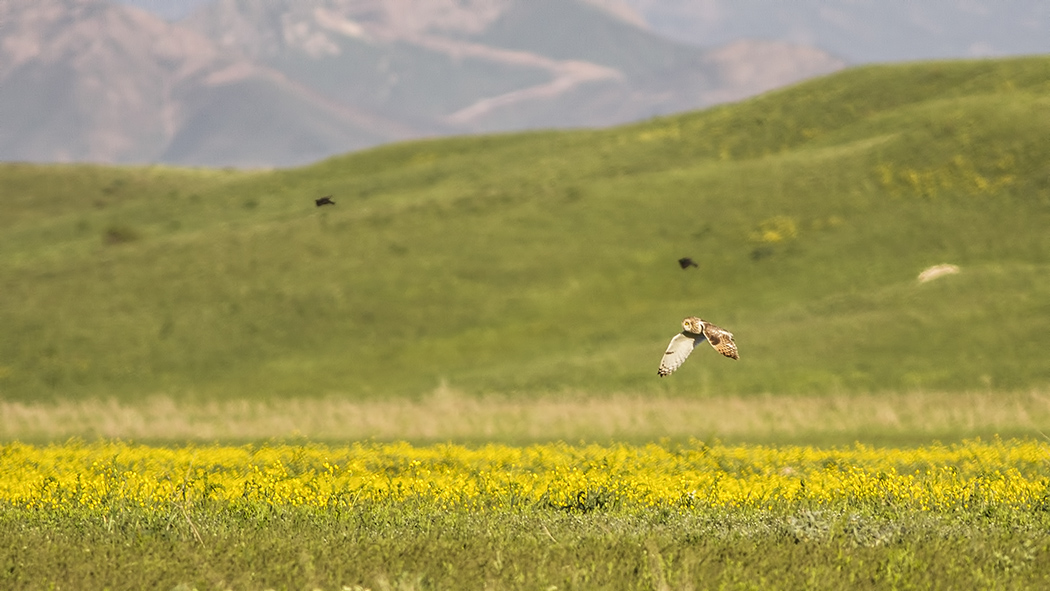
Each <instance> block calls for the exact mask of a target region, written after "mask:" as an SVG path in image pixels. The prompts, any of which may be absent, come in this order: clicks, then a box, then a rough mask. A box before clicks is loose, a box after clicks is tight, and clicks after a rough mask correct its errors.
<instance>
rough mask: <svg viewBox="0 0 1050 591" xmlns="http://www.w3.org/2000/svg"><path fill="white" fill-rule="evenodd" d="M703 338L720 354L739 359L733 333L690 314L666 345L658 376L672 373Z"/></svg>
mask: <svg viewBox="0 0 1050 591" xmlns="http://www.w3.org/2000/svg"><path fill="white" fill-rule="evenodd" d="M705 340H706V341H707V342H709V343H711V346H712V347H714V348H715V351H718V352H719V353H721V354H722V355H725V356H726V357H728V358H730V359H740V354H739V353H737V351H736V343H735V342H733V333H731V332H729V331H728V330H725V329H722V328H719V327H717V326H715V325H714V324H711V323H710V322H705V321H703V320H701V319H699V318H697V317H696V316H690V317H689V318H686V319H685V320H683V321H682V332H681V333H679V334H676V335H674V338H673V339H671V344H669V345H667V351H666V352H664V358H663V359H661V360H660V369H659V371H657V372H656V373H657V374H659V375H660V377H664V376H669V375H671V374H672V373H674V371H675V370H676V369H678V368H679V367H681V366H682V364H683V363H685V359H686V357H689V354H690V353H692V352H693V348H694V347H696V346H697V345H699V344H700V343H702V342H703V341H705Z"/></svg>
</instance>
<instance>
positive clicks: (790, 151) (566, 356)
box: [0, 58, 1050, 400]
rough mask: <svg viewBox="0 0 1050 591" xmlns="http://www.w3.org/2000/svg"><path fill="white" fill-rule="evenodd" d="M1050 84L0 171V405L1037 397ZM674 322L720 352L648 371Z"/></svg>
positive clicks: (1045, 322) (995, 72)
mask: <svg viewBox="0 0 1050 591" xmlns="http://www.w3.org/2000/svg"><path fill="white" fill-rule="evenodd" d="M1048 71H1050V59H1048V58H1029V59H1016V60H1006V61H978V62H959V63H927V64H914V65H903V66H886V67H866V68H859V69H854V70H851V71H847V72H844V73H842V74H839V75H835V76H831V77H828V78H824V79H819V80H815V81H811V82H808V83H805V84H802V85H798V86H795V87H792V88H789V89H786V90H783V91H779V92H775V93H771V94H767V95H764V96H762V97H758V98H756V99H753V100H749V101H746V102H743V103H739V104H734V105H728V106H723V107H719V108H715V109H710V110H706V111H703V112H696V113H688V114H684V115H681V116H675V117H667V118H660V119H655V120H652V121H647V122H644V123H641V124H637V125H631V126H626V127H619V128H615V129H608V130H600V131H571V132H543V133H528V134H515V135H504V136H488V137H476V138H461V139H443V140H437V141H424V142H414V143H407V144H399V145H392V146H388V147H383V148H380V149H375V150H371V151H367V152H363V153H356V154H351V155H348V156H343V157H338V158H333V159H330V160H327V161H324V162H320V163H318V164H316V165H313V166H308V167H304V168H297V169H291V170H277V171H262V172H240V171H226V170H223V171H218V170H178V169H168V168H158V167H138V168H125V167H119V168H116V167H98V166H81V165H70V166H34V165H24V164H6V165H2V166H0V207H2V212H3V213H2V214H0V286H2V288H0V327H2V328H0V396H2V397H3V398H4V399H8V400H32V399H48V398H67V397H79V396H114V397H117V398H125V399H132V398H135V397H139V396H143V395H150V394H157V393H164V394H168V395H171V396H176V397H220V398H242V397H264V398H265V397H278V396H279V397H286V396H311V395H325V394H330V395H342V396H347V397H353V398H380V397H390V396H420V395H424V394H426V393H428V392H431V391H433V390H434V389H435V388H436V387H438V386H439V384H442V383H444V384H447V385H448V386H449V387H451V388H453V389H457V390H461V391H463V392H467V393H496V394H504V393H505V394H508V395H530V396H535V395H545V394H549V393H554V394H557V393H562V392H573V393H583V394H593V395H605V394H612V393H653V394H666V395H675V396H704V395H711V394H734V393H737V394H748V393H774V394H791V393H821V392H836V393H841V392H880V391H889V390H895V391H910V390H945V391H964V390H978V389H980V390H984V389H989V388H991V389H1011V390H1020V389H1028V388H1033V387H1043V386H1045V385H1047V384H1048V383H1050V357H1048V354H1047V352H1048V351H1050V98H1048V97H1050V77H1048V76H1047V75H1046V72H1048ZM325 194H332V195H334V200H335V201H336V202H337V205H336V206H334V207H325V208H320V209H319V208H316V207H315V206H314V204H313V199H314V198H315V197H318V196H321V195H325ZM681 256H691V257H693V258H695V259H696V260H697V261H699V263H700V268H699V269H690V270H688V271H682V270H681V269H679V268H678V265H677V263H676V259H678V258H679V257H681ZM938 263H952V264H956V265H959V266H960V267H961V269H962V271H961V273H959V274H957V275H952V276H947V277H943V278H941V279H938V280H936V281H933V282H929V283H924V284H920V283H918V282H917V280H916V276H917V275H918V273H919V272H920V271H922V270H923V269H924V268H925V267H927V266H929V265H934V264H938ZM691 314H697V315H700V316H702V317H704V318H706V319H708V320H710V321H713V322H715V323H717V324H719V325H721V326H723V327H725V328H728V329H730V330H732V331H733V332H734V333H735V334H736V337H737V342H738V344H739V347H740V353H741V360H740V361H739V362H733V361H729V360H727V359H723V358H721V357H720V356H718V355H717V354H715V352H714V351H712V350H709V349H702V350H699V351H697V352H696V353H695V354H694V356H693V358H692V359H690V360H689V362H688V363H686V365H685V366H683V368H682V369H681V370H680V371H679V372H678V373H676V374H675V375H673V376H671V377H669V378H663V379H661V378H658V377H657V375H656V366H657V364H658V362H659V360H660V357H661V354H662V352H663V349H664V347H665V346H666V344H667V341H668V340H669V339H670V337H671V336H672V335H673V334H675V332H676V331H677V330H678V329H679V323H680V321H681V319H682V317H684V316H686V315H691Z"/></svg>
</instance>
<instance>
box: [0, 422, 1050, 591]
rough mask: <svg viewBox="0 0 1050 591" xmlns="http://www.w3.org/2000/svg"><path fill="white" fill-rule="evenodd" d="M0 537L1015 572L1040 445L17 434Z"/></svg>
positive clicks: (259, 572)
mask: <svg viewBox="0 0 1050 591" xmlns="http://www.w3.org/2000/svg"><path fill="white" fill-rule="evenodd" d="M0 541H2V542H0V543H2V547H0V580H6V581H8V582H9V583H10V585H8V584H6V583H5V584H0V587H3V588H19V589H31V588H58V589H61V588H111V589H118V588H147V587H148V588H165V589H171V588H182V589H192V588H197V589H212V588H214V589H265V588H274V589H277V588H284V589H315V588H319V589H344V588H348V589H357V588H360V589H365V588H370V589H380V588H391V589H393V588H403V589H408V588H411V589H423V588H427V589H430V588H433V589H439V588H481V587H488V588H514V589H536V588H542V589H549V588H559V589H563V588H595V587H601V588H615V589H654V588H655V589H671V588H693V589H700V588H717V587H722V588H755V587H756V586H757V587H762V588H799V587H806V588H832V587H835V588H841V587H844V586H848V587H850V588H890V587H896V588H909V587H914V588H953V587H954V588H1025V587H1031V586H1033V585H1035V586H1039V585H1040V584H1046V583H1048V582H1050V566H1048V565H1050V444H1047V443H1045V442H1042V441H1035V440H1009V441H1001V440H993V441H981V440H971V441H965V442H962V443H957V444H952V445H932V446H925V447H918V448H909V449H885V448H873V447H868V446H864V445H859V444H857V445H853V446H849V447H843V448H830V449H828V448H815V447H802V446H781V447H767V446H756V445H748V446H727V445H720V444H714V445H709V444H705V443H702V442H699V441H693V442H691V443H689V444H686V445H670V444H666V445H659V444H650V445H644V446H629V445H609V446H600V445H579V446H573V445H567V444H563V443H552V444H537V445H531V446H526V447H512V446H506V445H495V444H492V445H484V446H480V447H471V448H468V447H463V446H457V445H451V444H445V445H432V446H412V445H409V444H406V443H390V444H381V443H356V444H351V445H345V446H326V445H318V444H304V445H290V444H265V445H249V446H240V447H234V446H221V445H201V446H198V445H193V446H186V447H149V446H140V445H130V444H126V443H121V442H118V441H100V442H97V443H83V442H70V443H66V444H62V445H49V446H31V445H25V444H19V443H10V444H6V445H3V446H0ZM745 564H747V565H749V567H748V568H747V569H744V568H743V565H745ZM180 585H181V587H179V586H180ZM960 585H961V587H960Z"/></svg>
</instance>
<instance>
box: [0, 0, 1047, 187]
mask: <svg viewBox="0 0 1050 591" xmlns="http://www.w3.org/2000/svg"><path fill="white" fill-rule="evenodd" d="M0 11H2V15H0V19H2V24H0V122H2V123H0V160H28V161H37V162H56V161H62V162H68V161H91V162H105V163H149V162H162V163H169V164H180V165H193V166H237V167H272V166H289V165H298V164H304V163H309V162H313V161H316V160H318V159H320V158H324V157H327V156H331V155H333V154H339V153H343V152H347V151H350V150H359V149H362V148H367V147H370V146H375V145H378V144H384V143H388V142H393V141H400V140H405V139H411V138H418V137H431V136H441V135H450V134H464V133H479V132H497V131H508V130H521V129H535V128H550V127H581V126H589V127H593V126H608V125H613V124H617V123H623V122H627V121H634V120H638V119H644V118H648V117H652V116H655V115H663V114H668V113H675V112H680V111H684V110H689V109H695V108H701V107H706V106H709V105H712V104H716V103H721V102H726V101H733V100H738V99H741V98H744V97H747V96H751V95H754V94H757V93H760V92H763V91H766V90H769V89H772V88H776V87H779V86H783V85H786V84H790V83H793V82H797V81H799V80H802V79H805V78H809V77H812V76H816V75H820V74H826V73H829V72H833V71H836V70H839V69H842V68H845V67H847V66H849V65H855V64H863V63H869V62H889V61H902V60H925V59H944V58H966V57H989V56H1006V55H1015V54H1037V53H1045V52H1048V51H1050V10H1047V8H1046V4H1045V3H1043V2H1039V1H1033V0H1028V1H1026V0H1005V1H1000V2H993V1H992V0H935V1H930V2H922V3H915V2H907V1H904V0H891V1H885V2H884V1H877V0H853V1H845V0H842V1H832V2H826V1H818V0H804V1H801V2H792V3H790V4H787V3H783V2H774V1H769V0H765V1H749V2H732V1H730V0H469V1H466V2H457V1H453V0H308V1H298V0H295V1H293V0H124V1H123V2H118V1H117V0H111V1H105V0H4V2H3V3H0Z"/></svg>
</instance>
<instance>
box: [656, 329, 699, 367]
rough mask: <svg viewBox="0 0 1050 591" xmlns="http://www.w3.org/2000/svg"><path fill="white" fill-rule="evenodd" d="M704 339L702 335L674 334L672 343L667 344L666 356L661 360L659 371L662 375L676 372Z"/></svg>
mask: <svg viewBox="0 0 1050 591" xmlns="http://www.w3.org/2000/svg"><path fill="white" fill-rule="evenodd" d="M702 340H704V337H703V336H702V335H700V336H693V337H687V336H685V334H683V333H679V334H676V335H674V338H673V339H671V344H669V345H667V351H666V352H664V358H663V359H661V360H660V369H659V371H657V373H658V374H659V375H660V377H663V376H669V375H671V374H672V373H674V370H676V369H678V368H679V367H681V366H682V364H683V363H685V359H686V357H689V354H690V353H692V352H693V348H694V347H696V345H697V343H699V342H700V341H702Z"/></svg>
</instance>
